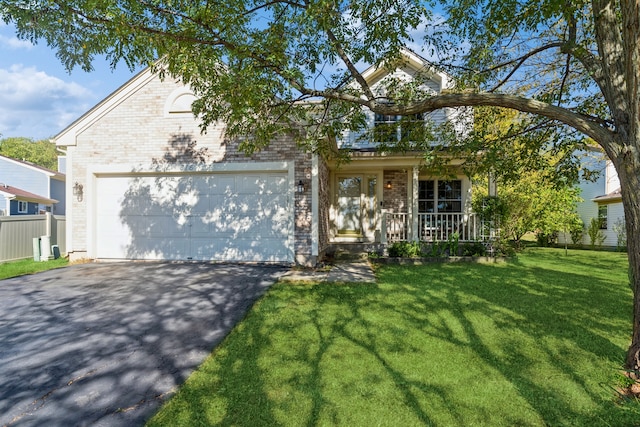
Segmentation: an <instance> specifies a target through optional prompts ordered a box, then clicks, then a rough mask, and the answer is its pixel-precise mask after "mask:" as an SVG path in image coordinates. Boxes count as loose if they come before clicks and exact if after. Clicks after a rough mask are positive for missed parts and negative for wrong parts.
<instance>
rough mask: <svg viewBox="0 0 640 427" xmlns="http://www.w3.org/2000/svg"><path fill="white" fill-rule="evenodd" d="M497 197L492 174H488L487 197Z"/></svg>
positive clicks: (495, 184)
mask: <svg viewBox="0 0 640 427" xmlns="http://www.w3.org/2000/svg"><path fill="white" fill-rule="evenodd" d="M497 195H498V185H497V183H496V179H495V177H494V176H493V173H491V172H489V196H490V197H495V196H497Z"/></svg>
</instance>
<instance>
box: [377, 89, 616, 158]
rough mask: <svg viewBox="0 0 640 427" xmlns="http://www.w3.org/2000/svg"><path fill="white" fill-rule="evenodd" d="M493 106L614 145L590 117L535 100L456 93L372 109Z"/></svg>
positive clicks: (609, 134)
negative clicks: (538, 117) (544, 119)
mask: <svg viewBox="0 0 640 427" xmlns="http://www.w3.org/2000/svg"><path fill="white" fill-rule="evenodd" d="M465 106H494V107H503V108H511V109H514V110H518V111H522V112H524V113H531V114H539V115H541V116H544V117H548V118H550V119H554V120H558V121H559V122H562V123H564V124H566V125H568V126H570V127H572V128H574V129H576V130H577V131H580V132H582V133H583V134H585V135H587V136H589V137H591V138H593V139H594V140H595V141H597V142H598V143H600V144H601V145H603V146H604V145H610V144H613V143H614V134H613V133H612V132H611V131H609V130H607V129H605V128H603V127H602V126H600V124H598V123H596V122H594V121H593V120H591V118H590V117H588V116H585V115H582V114H579V113H576V112H573V111H571V110H568V109H566V108H563V107H558V106H555V105H552V104H548V103H546V102H542V101H538V100H535V99H529V98H523V97H520V96H514V95H505V94H495V93H456V94H445V95H437V96H433V97H430V98H426V99H424V100H422V101H418V102H415V103H414V104H412V105H409V106H407V107H404V108H399V107H398V106H394V105H386V104H376V105H375V106H374V108H372V110H374V111H376V112H379V113H381V114H403V115H410V114H417V113H425V112H430V111H434V110H438V109H441V108H445V107H465Z"/></svg>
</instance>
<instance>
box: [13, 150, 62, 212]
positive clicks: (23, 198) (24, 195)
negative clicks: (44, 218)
mask: <svg viewBox="0 0 640 427" xmlns="http://www.w3.org/2000/svg"><path fill="white" fill-rule="evenodd" d="M9 190H11V191H9ZM0 191H2V192H3V194H2V195H0V196H2V197H0V211H2V212H3V213H4V215H33V214H38V213H43V212H51V213H53V214H55V215H64V214H65V207H66V206H65V205H66V202H65V201H66V198H65V175H64V174H63V173H60V172H56V171H53V170H51V169H47V168H43V167H41V166H38V165H35V164H33V163H30V162H26V161H21V160H16V159H12V158H10V157H6V156H2V155H0ZM12 191H13V192H12Z"/></svg>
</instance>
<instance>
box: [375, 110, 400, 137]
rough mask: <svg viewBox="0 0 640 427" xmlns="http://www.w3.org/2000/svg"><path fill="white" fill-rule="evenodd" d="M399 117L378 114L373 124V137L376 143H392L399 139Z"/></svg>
mask: <svg viewBox="0 0 640 427" xmlns="http://www.w3.org/2000/svg"><path fill="white" fill-rule="evenodd" d="M397 121H398V116H395V115H390V114H378V113H376V117H375V121H374V123H373V126H374V129H373V136H374V138H375V141H376V142H392V141H395V140H397V139H398V137H397V126H396V122H397Z"/></svg>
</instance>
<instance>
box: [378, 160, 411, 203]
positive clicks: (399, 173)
mask: <svg viewBox="0 0 640 427" xmlns="http://www.w3.org/2000/svg"><path fill="white" fill-rule="evenodd" d="M408 173H409V172H407V171H404V170H385V171H384V175H383V177H384V178H383V180H382V181H383V183H382V185H383V187H382V188H383V190H382V199H383V200H384V205H383V207H384V208H385V209H386V210H387V211H389V212H396V213H407V212H408V209H409V207H408V206H407V180H408V177H409V176H408ZM389 181H391V188H390V189H389V188H387V182H389Z"/></svg>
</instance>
